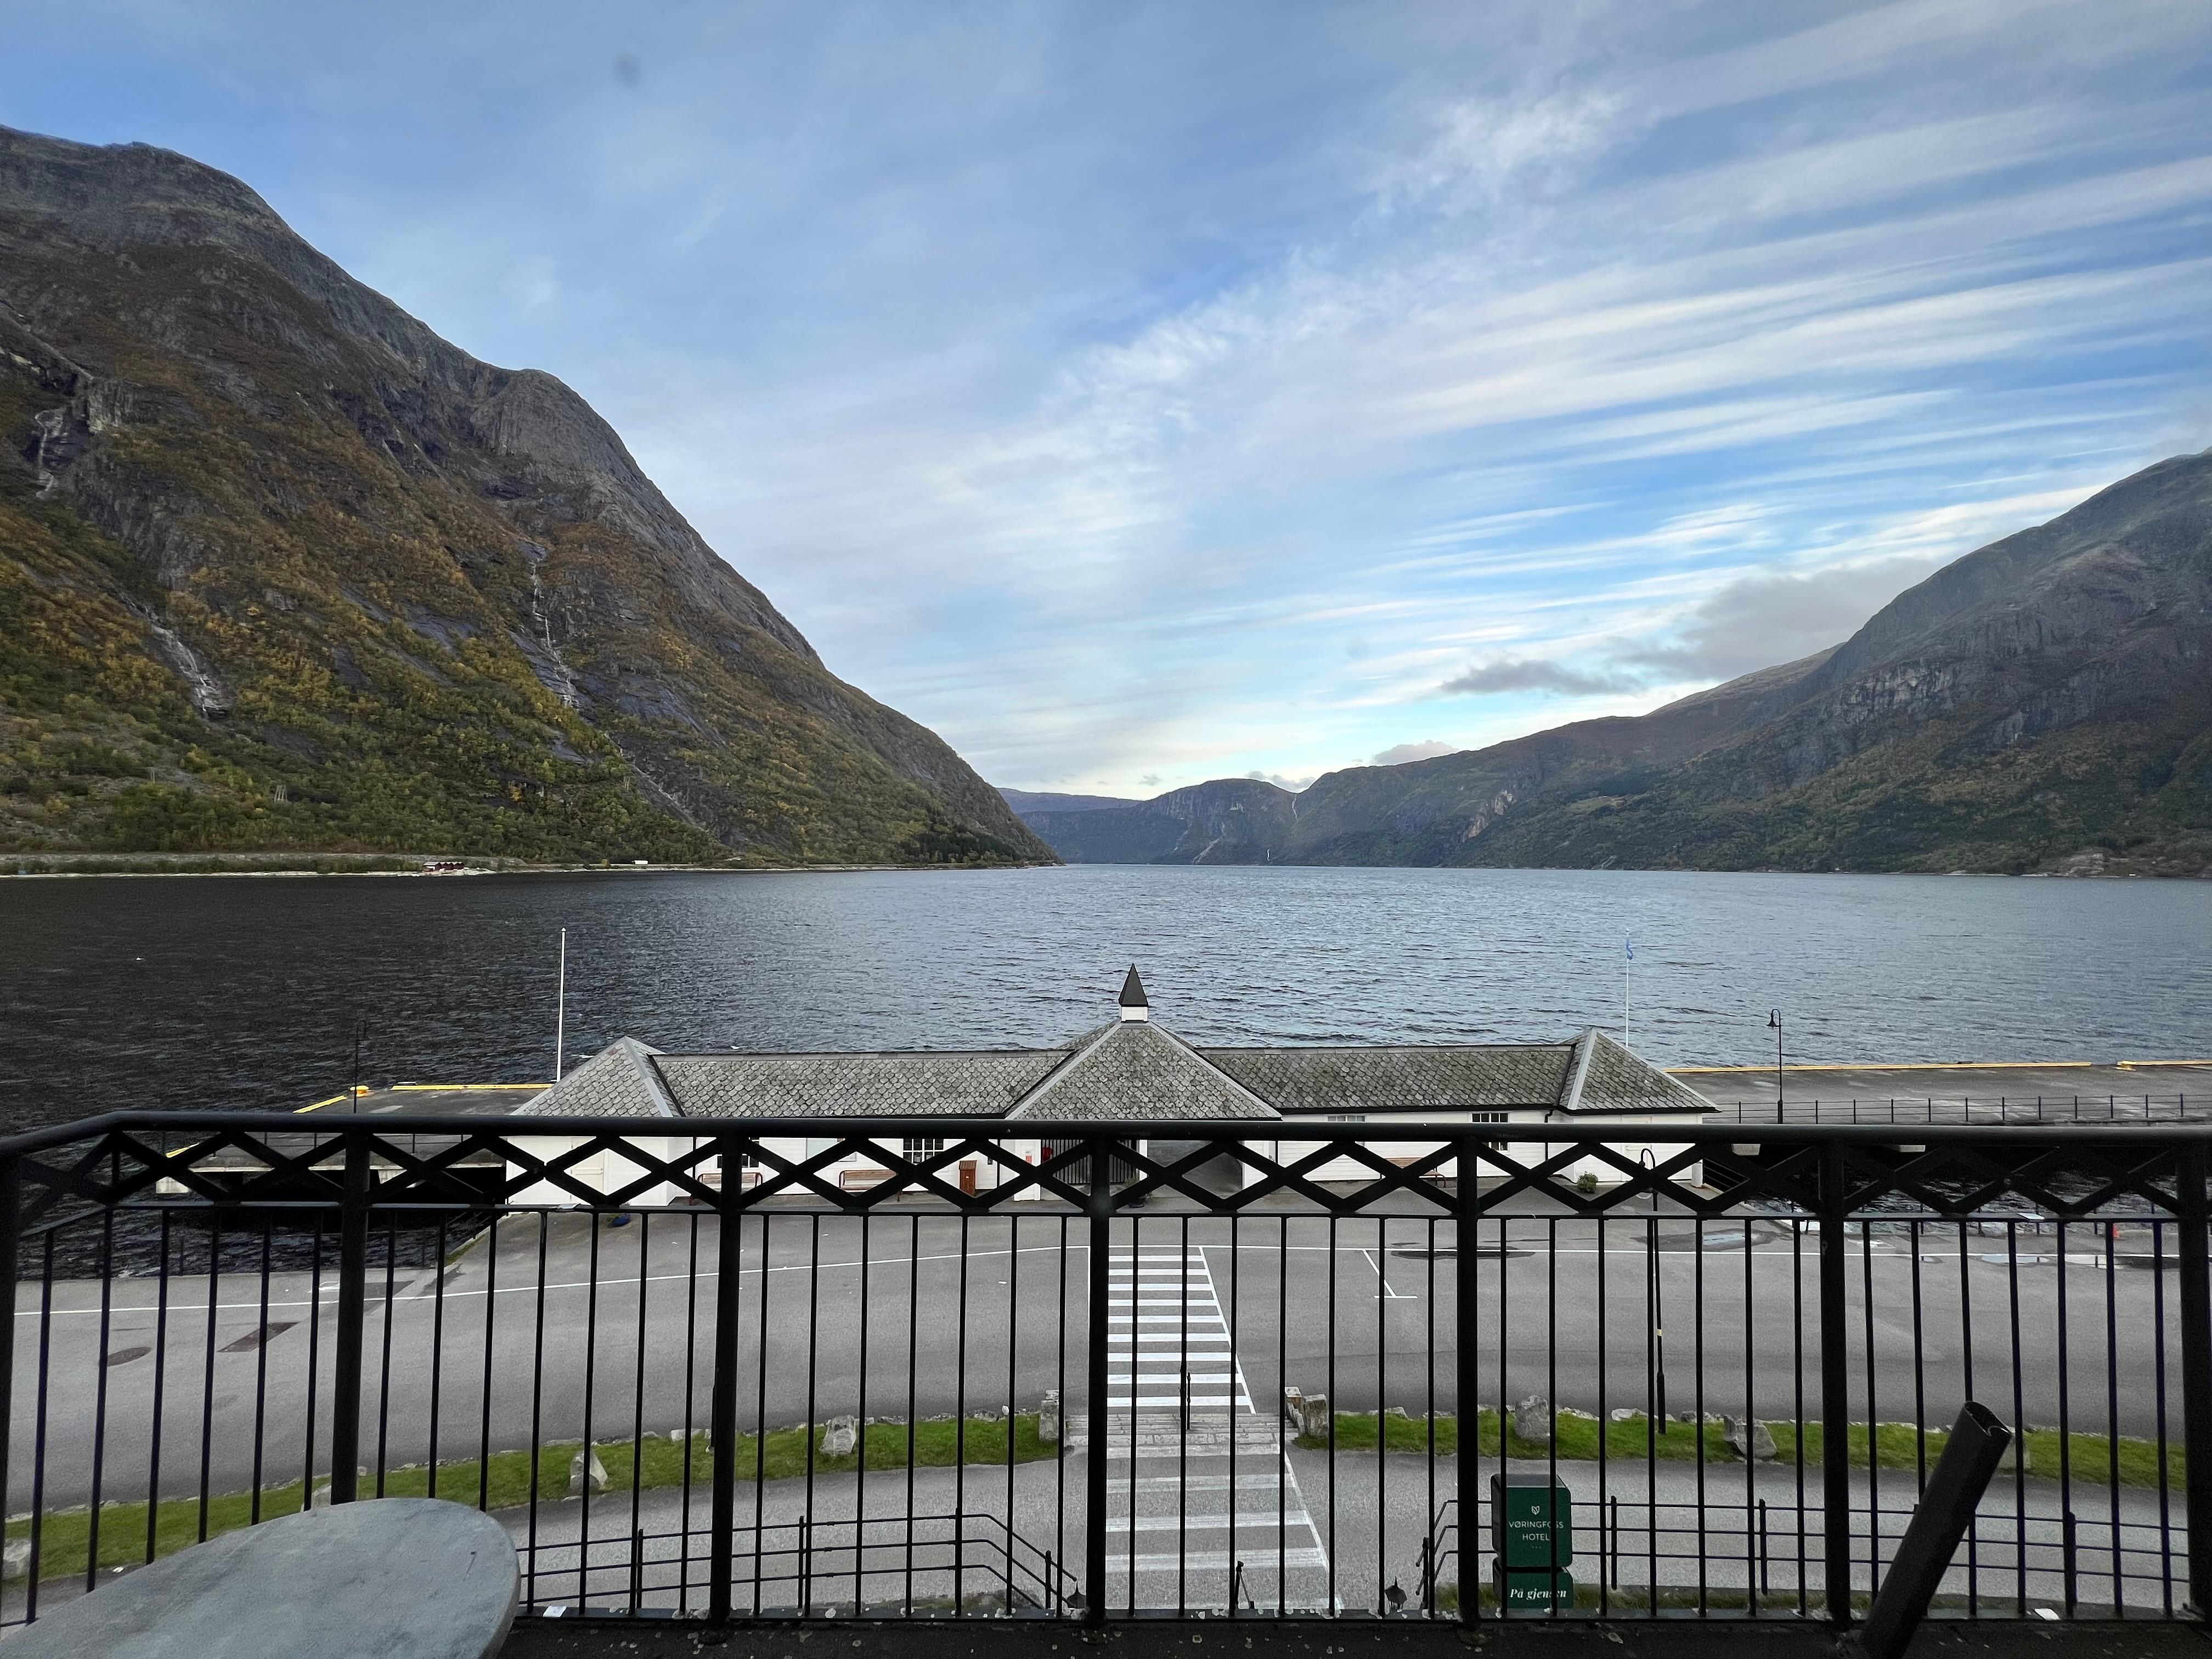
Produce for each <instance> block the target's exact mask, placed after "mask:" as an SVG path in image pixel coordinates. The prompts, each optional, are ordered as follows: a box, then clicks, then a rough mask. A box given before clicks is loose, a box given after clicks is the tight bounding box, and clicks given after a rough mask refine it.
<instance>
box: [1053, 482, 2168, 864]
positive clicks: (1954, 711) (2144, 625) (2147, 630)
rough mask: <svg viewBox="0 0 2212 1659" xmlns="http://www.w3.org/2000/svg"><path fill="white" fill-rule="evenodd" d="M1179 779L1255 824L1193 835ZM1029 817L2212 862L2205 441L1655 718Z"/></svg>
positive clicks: (1202, 846)
mask: <svg viewBox="0 0 2212 1659" xmlns="http://www.w3.org/2000/svg"><path fill="white" fill-rule="evenodd" d="M1232 791H1233V792H1234V793H1230V792H1232ZM1270 792H1271V793H1270ZM1192 797H1197V798H1200V799H1205V800H1208V801H1212V800H1219V801H1220V802H1222V803H1223V804H1224V805H1227V804H1228V803H1231V802H1232V801H1233V802H1235V803H1237V805H1238V807H1239V809H1240V810H1241V811H1243V814H1244V815H1245V816H1244V817H1243V819H1242V820H1241V822H1243V823H1247V824H1249V825H1252V826H1254V827H1255V834H1254V835H1252V836H1248V837H1246V838H1243V839H1226V840H1220V841H1209V840H1207V839H1206V836H1204V835H1203V834H1201V833H1200V830H1199V829H1192V828H1190V827H1189V823H1188V819H1187V818H1184V817H1182V816H1181V815H1180V810H1179V809H1177V808H1173V807H1169V806H1168V805H1167V803H1169V802H1170V801H1176V800H1177V799H1188V798H1192ZM1163 819H1171V820H1174V821H1176V822H1179V823H1184V824H1185V826H1186V833H1181V834H1178V835H1176V836H1173V837H1172V838H1170V836H1169V834H1168V824H1167V823H1166V822H1164V821H1162V820H1163ZM1223 821H1224V820H1218V819H1217V820H1213V821H1212V822H1223ZM1030 823H1031V824H1032V827H1034V828H1036V829H1037V830H1038V832H1039V833H1040V834H1041V835H1042V836H1044V837H1045V838H1046V839H1047V840H1048V841H1050V842H1053V843H1054V845H1055V846H1056V847H1058V848H1060V851H1061V854H1062V855H1063V856H1064V857H1067V858H1071V859H1076V860H1089V859H1092V858H1097V857H1102V856H1103V857H1109V858H1113V859H1115V860H1122V859H1127V858H1130V857H1137V858H1142V859H1146V860H1163V861H1187V860H1189V859H1192V858H1195V859H1198V860H1203V861H1214V860H1222V859H1233V860H1234V861H1237V862H1262V861H1265V862H1292V863H1310V864H1396V865H1490V866H1553V867H1560V868H1592V867H1599V868H1602V867H1609V866H1626V867H1632V868H1656V869H1708V870H1741V869H1769V868H1771V869H1790V870H1837V869H1841V870H1947V871H1948V870H1980V871H2011V872H2027V871H2037V870H2063V871H2069V872H2075V871H2081V872H2095V871H2100V870H2102V871H2112V872H2122V871H2125V872H2136V873H2157V874H2202V873H2212V451H2207V452H2206V453H2203V454H2198V455H2184V456H2178V457H2176V458H2174V459H2171V460H2167V461H2162V462H2160V463H2159V464H2158V465H2155V466H2152V467H2148V468H2146V469H2145V470H2144V471H2141V472H2138V473H2136V474H2135V475H2134V476H2133V477H2129V478H2126V479H2124V480H2122V481H2121V482H2120V483H2116V484H2114V485H2112V487H2111V488H2109V489H2105V490H2103V491H2101V492H2100V493H2099V494H2098V495H2094V496H2092V497H2091V498H2090V499H2089V500H2087V501H2084V502H2082V503H2081V505H2080V506H2079V507H2075V508H2074V509H2072V510H2071V511H2070V512H2068V513H2063V514H2062V515H2061V516H2060V517H2058V518H2057V519H2054V520H2051V522H2050V523H2048V524H2045V525H2042V526H2038V527H2036V528H2034V529H2032V530H2026V531H2022V532H2020V533H2019V534H2017V535H2014V536H2008V537H2007V538H2004V539H2003V540H2002V541H1998V542H1994V543H1992V544H1990V545H1989V546H1987V547H1984V548H1981V549H1979V550H1977V551H1975V552H1972V553H1969V554H1967V555H1966V556H1964V557H1963V558H1960V559H1958V560H1956V561H1954V562H1952V563H1951V564H1949V565H1947V566H1946V567H1945V568H1942V570H1940V571H1938V572H1936V574H1934V575H1933V576H1930V577H1929V579H1928V580H1925V581H1923V582H1922V583H1921V584H1920V585H1919V586H1917V587H1914V588H1912V589H1911V590H1910V591H1908V592H1905V593H1902V594H1900V595H1899V596H1898V597H1897V598H1896V599H1893V601H1891V602H1890V603H1889V604H1888V605H1885V606H1884V607H1883V608H1882V609H1881V611H1878V612H1876V613H1875V616H1874V617H1872V618H1871V619H1870V620H1869V622H1868V623H1866V625H1865V626H1864V627H1863V628H1861V629H1859V631H1858V632H1857V633H1856V634H1854V635H1852V636H1851V637H1850V639H1849V640H1846V641H1844V642H1843V643H1842V644H1840V645H1838V646H1837V647H1833V648H1832V649H1831V650H1828V651H1824V652H1820V653H1816V654H1815V655H1813V656H1810V657H1807V658H1805V659H1802V660H1800V661H1797V662H1793V663H1788V664H1784V665H1781V666H1779V667H1775V668H1768V669H1763V670H1761V671H1759V672H1757V673H1753V674H1747V675H1745V676H1744V677H1743V678H1740V679H1735V680H1731V681H1729V683H1728V684H1724V685H1721V686H1717V687H1715V688H1714V689H1713V690H1708V691H1702V692H1699V693H1698V694H1697V695H1696V696H1690V697H1685V698H1683V699H1682V700H1681V701H1680V702H1674V703H1671V704H1669V705H1668V706H1667V707H1666V708H1661V709H1658V710H1656V711H1655V712H1653V713H1651V714H1645V715H1642V716H1639V717H1636V718H1628V719H1612V720H1583V721H1579V722H1577V723H1576V724H1574V725H1571V726H1559V727H1558V728H1556V729H1554V730H1552V731H1548V732H1538V733H1536V734H1535V735H1534V736H1531V737H1526V738H1516V739H1514V740H1512V741H1511V742H1509V743H1501V744H1493V745H1492V746H1491V747H1489V748H1486V749H1480V750H1469V751H1465V752H1462V753H1459V754H1454V755H1445V756H1441V757H1437V758H1436V759H1433V760H1425V761H1416V762H1413V763H1409V764H1407V765H1403V766H1388V767H1355V768H1352V769H1349V770H1346V771H1341V772H1333V773H1330V774H1328V775H1326V776H1324V777H1322V778H1320V779H1318V780H1316V781H1315V782H1314V784H1313V785H1312V786H1311V787H1310V788H1308V789H1306V790H1305V791H1304V793H1300V794H1297V795H1292V794H1290V793H1287V792H1285V791H1282V790H1271V786H1268V785H1264V784H1256V783H1252V782H1249V781H1244V780H1234V779H1232V780H1225V781H1221V782H1218V783H1209V784H1201V785H1199V786H1197V787H1196V788H1195V789H1185V790H1178V791H1176V792H1175V793H1174V795H1171V796H1163V797H1161V798H1160V799H1159V800H1157V801H1151V802H1146V803H1143V804H1141V805H1137V806H1133V807H1128V808H1123V809H1120V810H1116V811H1103V812H1094V813H1090V814H1086V815H1085V816H1084V817H1083V818H1082V819H1081V820H1080V821H1079V823H1076V824H1073V825H1071V824H1070V823H1066V822H1064V821H1063V820H1062V818H1061V817H1059V816H1058V815H1053V814H1036V815H1031V816H1030ZM1262 825H1264V826H1266V828H1265V829H1260V828H1259V827H1260V826H1262ZM1101 849H1111V850H1109V851H1102V850H1101Z"/></svg>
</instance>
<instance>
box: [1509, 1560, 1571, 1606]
mask: <svg viewBox="0 0 2212 1659" xmlns="http://www.w3.org/2000/svg"><path fill="white" fill-rule="evenodd" d="M1491 1588H1492V1589H1493V1590H1494V1591H1495V1592H1496V1594H1497V1596H1498V1606H1499V1607H1539V1608H1542V1609H1544V1610H1545V1611H1547V1612H1548V1611H1549V1610H1550V1609H1552V1608H1553V1607H1573V1606H1574V1604H1575V1576H1574V1574H1572V1573H1571V1572H1548V1571H1547V1572H1523V1571H1519V1570H1518V1569H1515V1570H1511V1571H1509V1570H1508V1569H1507V1568H1506V1567H1505V1566H1504V1565H1503V1564H1498V1565H1493V1566H1492V1568H1491Z"/></svg>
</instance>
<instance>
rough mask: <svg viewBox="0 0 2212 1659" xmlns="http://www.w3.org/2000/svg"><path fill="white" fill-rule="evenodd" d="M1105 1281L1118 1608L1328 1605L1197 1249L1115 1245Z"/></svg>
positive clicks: (1304, 1521)
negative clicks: (1127, 1247)
mask: <svg viewBox="0 0 2212 1659" xmlns="http://www.w3.org/2000/svg"><path fill="white" fill-rule="evenodd" d="M1108 1278H1109V1290H1108V1293H1107V1333H1106V1346H1107V1389H1108V1393H1107V1407H1108V1410H1109V1431H1108V1438H1107V1445H1106V1450H1105V1455H1106V1456H1107V1458H1108V1459H1109V1462H1111V1463H1112V1464H1113V1465H1114V1466H1115V1470H1116V1473H1115V1475H1114V1476H1113V1477H1112V1478H1110V1479H1109V1481H1108V1484H1107V1505H1108V1510H1107V1522H1106V1529H1107V1534H1108V1539H1109V1548H1108V1552H1107V1565H1108V1571H1109V1589H1110V1591H1111V1594H1112V1597H1113V1604H1114V1605H1115V1606H1116V1607H1127V1608H1133V1609H1140V1610H1150V1609H1165V1608H1180V1609H1189V1608H1200V1607H1217V1608H1218V1607H1227V1606H1229V1605H1230V1604H1231V1601H1232V1600H1233V1601H1235V1602H1236V1603H1237V1605H1238V1606H1239V1607H1249V1608H1251V1609H1253V1610H1255V1611H1261V1612H1270V1611H1275V1610H1277V1609H1281V1610H1285V1611H1295V1610H1308V1609H1313V1608H1322V1607H1329V1606H1330V1605H1331V1604H1332V1601H1333V1599H1334V1598H1333V1597H1332V1596H1331V1595H1330V1594H1329V1589H1328V1586H1329V1582H1330V1575H1329V1572H1328V1553H1327V1552H1326V1551H1325V1550H1324V1549H1323V1548H1322V1540H1321V1534H1320V1533H1319V1531H1318V1530H1317V1529H1316V1527H1315V1525H1314V1522H1313V1518H1312V1516H1310V1515H1309V1514H1308V1513H1307V1512H1306V1507H1305V1499H1304V1495H1303V1494H1302V1493H1301V1492H1299V1490H1298V1483H1297V1474H1296V1473H1295V1472H1294V1471H1293V1470H1292V1468H1291V1463H1290V1460H1289V1458H1288V1457H1287V1456H1286V1455H1285V1452H1284V1449H1283V1433H1282V1431H1281V1428H1280V1426H1279V1423H1278V1422H1277V1420H1276V1419H1274V1418H1273V1417H1270V1416H1267V1415H1263V1414H1262V1413H1261V1412H1260V1411H1259V1410H1258V1408H1257V1407H1255V1405H1254V1404H1253V1401H1252V1395H1251V1391H1250V1389H1249V1388H1248V1386H1247V1385H1246V1383H1245V1379H1244V1374H1243V1367H1242V1366H1241V1365H1239V1364H1237V1356H1236V1342H1235V1333H1234V1332H1233V1331H1232V1330H1231V1328H1230V1325H1229V1322H1228V1320H1227V1317H1226V1316H1225V1314H1224V1312H1223V1310H1222V1307H1221V1302H1220V1299H1219V1297H1218V1295H1217V1294H1216V1292H1215V1289H1214V1284H1213V1275H1212V1272H1211V1271H1210V1269H1209V1268H1208V1267H1207V1265H1206V1254H1205V1252H1204V1251H1203V1250H1201V1249H1158V1248H1142V1249H1119V1250H1116V1251H1115V1253H1114V1255H1113V1256H1112V1258H1111V1260H1110V1261H1109V1264H1108Z"/></svg>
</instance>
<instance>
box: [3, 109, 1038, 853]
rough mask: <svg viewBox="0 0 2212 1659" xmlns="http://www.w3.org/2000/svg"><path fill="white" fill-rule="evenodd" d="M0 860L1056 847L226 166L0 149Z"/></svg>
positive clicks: (640, 491) (620, 467) (632, 478)
mask: <svg viewBox="0 0 2212 1659" xmlns="http://www.w3.org/2000/svg"><path fill="white" fill-rule="evenodd" d="M0 846H5V847H8V848H15V849H22V850H35V849H48V848H118V849H187V848H189V849H200V848H265V849H271V850H275V849H305V848H313V849H324V848H330V849H343V848H357V849H383V848H392V849H401V850H429V849H434V848H435V849H440V850H451V851H471V852H481V853H489V854H507V855H509V856H514V857H520V858H526V859H548V860H570V859H594V858H608V857H617V856H619V857H628V856H632V855H635V856H639V857H647V858H652V859H654V860H705V861H713V862H723V861H731V860H734V861H737V862H741V863H752V864H790V863H802V864H803V863H821V862H837V863H845V862H866V863H874V862H902V863H945V862H951V863H976V862H987V863H1006V862H1012V861H1018V860H1050V858H1051V856H1052V855H1051V854H1050V852H1049V850H1048V848H1046V847H1045V846H1044V845H1043V843H1042V842H1039V841H1037V840H1036V838H1035V837H1034V836H1032V835H1031V834H1030V832H1029V831H1028V830H1027V829H1025V828H1024V826H1023V825H1022V824H1021V823H1020V822H1019V821H1018V819H1017V818H1016V817H1015V816H1014V815H1013V812H1012V810H1011V809H1010V808H1009V807H1008V806H1007V805H1006V803H1005V801H1004V800H1003V799H1000V796H999V795H998V793H997V792H996V791H994V790H993V789H992V788H991V787H989V786H988V785H987V784H986V783H984V782H983V781H982V780H981V779H980V778H978V777H977V776H976V775H975V774H974V773H973V772H972V771H970V770H969V768H968V767H967V766H966V764H965V763H963V762H962V761H961V759H960V758H959V757H958V756H957V755H956V754H954V753H953V752H952V750H951V749H949V748H948V747H946V746H945V744H943V743H942V742H940V741H939V739H938V738H936V737H935V736H934V735H933V734H932V733H931V732H927V731H926V730H925V729H923V728H922V727H921V726H918V725H916V724H915V722H914V721H912V720H908V719H907V718H906V717H905V716H903V715H902V714H898V713H897V712H896V711H895V710H893V709H890V708H885V707H884V705H882V704H881V703H878V702H875V701H874V700H873V699H872V698H870V697H869V696H866V694H865V693H863V692H860V691H858V690H854V688H853V687H852V686H850V685H848V684H845V683H844V682H843V681H842V680H840V679H838V678H836V676H835V675H833V674H831V673H830V672H829V670H828V669H826V668H825V667H824V666H823V664H822V661H821V659H820V658H818V657H817V655H816V654H815V652H814V650H813V648H812V647H811V646H809V645H808V644H807V642H806V641H805V637H804V636H803V635H801V634H800V633H799V629H797V628H795V627H793V625H792V623H790V621H789V620H788V619H787V618H786V617H784V616H782V615H781V613H780V612H779V611H777V610H776V609H775V606H774V605H772V604H770V603H769V600H768V599H767V598H766V596H764V595H763V593H762V592H760V590H759V589H757V588H756V587H754V586H752V585H751V584H750V583H749V582H747V581H746V580H744V578H742V577H741V576H739V575H738V574H737V573H736V572H735V571H733V570H732V568H730V567H729V566H728V565H727V564H726V563H724V562H722V560H721V559H720V557H718V556H716V555H715V553H714V550H713V549H711V548H709V547H708V545H707V544H706V543H705V542H704V541H703V540H702V539H701V538H700V537H699V535H698V533H697V532H696V531H694V530H693V529H692V528H691V526H690V525H689V524H687V523H686V522H685V521H684V518H683V516H682V515H681V514H680V513H678V512H677V510H676V509H675V508H674V507H672V506H671V505H670V503H669V502H668V501H667V499H666V498H665V496H663V495H661V493H660V492H659V490H658V489H655V488H654V486H653V483H652V481H651V480H650V479H648V478H647V477H646V476H645V474H644V472H643V471H641V470H640V468H639V466H638V465H637V463H636V461H635V459H632V458H631V456H630V454H629V452H628V450H626V449H625V448H624V447H623V443H622V441H621V439H620V438H618V437H617V435H616V434H615V433H614V431H613V429H612V428H610V427H609V426H608V425H607V423H606V422H605V421H603V420H602V419H600V418H599V416H598V415H597V414H596V413H594V412H593V411H592V409H591V407H590V405H588V404H586V403H585V402H584V400H583V399H582V398H580V397H578V396H577V395H576V394H575V393H574V392H572V391H570V390H569V389H568V387H567V386H563V385H562V383H561V382H560V381H558V380H555V379H554V378H553V377H552V376H550V375H549V374H539V373H537V372H535V371H532V370H527V369H525V370H513V369H503V368H493V367H492V366H490V365H489V364H487V363H483V362H478V361H477V360H476V359H475V358H473V357H471V356H468V355H467V354H466V353H465V352H463V351H461V350H459V349H457V348H456V347H454V346H452V345H450V344H448V343H447V342H445V341H444V340H442V339H441V338H439V337H437V336H436V335H435V334H434V333H432V332H431V331H430V330H429V329H428V328H427V327H425V326H424V325H422V323H420V322H418V321H416V319H414V318H412V317H410V316H409V315H407V314H406V313H404V312H403V311H401V310H400V309H399V308H398V307H397V306H394V305H393V304H392V303H391V302H390V301H387V300H386V299H384V298H383V297H382V296H380V295H377V294H375V293H374V292H372V291H371V290H370V289H368V288H366V287H364V286H363V285H362V284H361V283H357V282H356V281H355V280H353V278H351V277H350V276H347V275H346V273H345V272H344V271H343V270H340V269H339V268H338V267H337V265H336V264H332V263H331V261H330V260H329V259H327V258H324V257H323V256H322V255H321V254H319V253H318V252H315V250H314V249H313V248H311V247H310V246H307V243H305V242H304V241H302V240H301V239H300V238H299V237H298V236H296V235H295V234H293V233H292V231H291V230H290V229H289V228H287V227H286V226H285V224H284V223H283V221H281V220H280V219H279V218H278V217H277V216H276V214H275V213H273V212H272V211H270V209H269V207H268V205H267V204H265V203H264V202H263V201H262V200H261V198H260V197H258V196H256V195H255V194H254V193H253V192H252V191H251V190H249V189H247V188H246V186H245V185H242V184H240V182H239V181H238V180H236V179H233V178H230V177H228V175H226V174H224V173H218V172H216V171H215V170H214V169H212V168H210V167H204V166H201V165H200V164H198V163H197V162H195V161H190V160H188V159H186V158H185V157H183V156H180V155H173V154H171V153H169V152H167V151H165V150H160V149H152V148H149V147H148V146H145V145H143V144H126V145H119V146H114V147H110V148H106V149H99V148H94V147H90V146H86V145H81V144H73V143H62V142H59V141H57V140H54V139H50V138H42V137H34V136H33V135H30V134H27V133H22V132H16V131H10V130H8V129H5V128H0Z"/></svg>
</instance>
